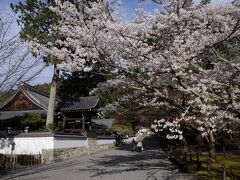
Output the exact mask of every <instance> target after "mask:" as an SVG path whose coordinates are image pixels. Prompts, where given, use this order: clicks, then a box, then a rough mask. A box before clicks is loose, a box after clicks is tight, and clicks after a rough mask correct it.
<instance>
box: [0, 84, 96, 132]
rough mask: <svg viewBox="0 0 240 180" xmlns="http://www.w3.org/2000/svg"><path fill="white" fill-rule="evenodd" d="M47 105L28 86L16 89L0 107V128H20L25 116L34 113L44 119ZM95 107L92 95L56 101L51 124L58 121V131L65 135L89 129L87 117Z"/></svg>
mask: <svg viewBox="0 0 240 180" xmlns="http://www.w3.org/2000/svg"><path fill="white" fill-rule="evenodd" d="M48 102H49V94H48V93H45V92H43V91H40V90H38V89H36V88H35V87H33V86H30V85H28V84H23V85H21V86H19V88H18V89H17V90H15V92H14V93H13V94H12V95H11V96H10V97H9V98H7V100H6V101H4V103H2V104H1V105H0V129H1V130H4V129H7V128H8V127H11V128H12V129H19V128H22V127H20V126H19V124H20V121H21V120H23V119H24V118H25V117H26V114H27V113H36V114H39V115H40V116H41V117H42V118H43V119H46V116H47V109H48ZM98 104H99V98H98V97H96V96H89V97H78V98H72V99H68V100H65V101H64V100H61V99H57V100H56V109H55V119H54V121H55V122H56V121H58V122H59V121H62V126H63V127H62V131H64V132H66V133H82V132H84V131H87V130H91V118H92V116H93V115H96V108H98Z"/></svg>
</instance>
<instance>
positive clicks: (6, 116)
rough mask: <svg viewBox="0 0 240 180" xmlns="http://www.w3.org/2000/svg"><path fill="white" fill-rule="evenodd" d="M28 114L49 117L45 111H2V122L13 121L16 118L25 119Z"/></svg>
mask: <svg viewBox="0 0 240 180" xmlns="http://www.w3.org/2000/svg"><path fill="white" fill-rule="evenodd" d="M26 113H37V114H40V115H43V116H44V115H47V111H45V110H29V111H0V120H7V119H12V118H15V117H24V116H25V115H26Z"/></svg>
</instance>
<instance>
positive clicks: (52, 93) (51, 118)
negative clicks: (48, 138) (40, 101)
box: [46, 65, 58, 126]
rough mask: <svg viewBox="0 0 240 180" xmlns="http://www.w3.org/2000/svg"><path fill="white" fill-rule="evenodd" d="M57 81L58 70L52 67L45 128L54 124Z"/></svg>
mask: <svg viewBox="0 0 240 180" xmlns="http://www.w3.org/2000/svg"><path fill="white" fill-rule="evenodd" d="M57 79H58V69H57V68H56V65H54V74H53V80H52V84H51V90H50V97H49V103H48V112H47V121H46V126H47V125H49V124H51V123H53V122H54V112H55V103H56V95H57Z"/></svg>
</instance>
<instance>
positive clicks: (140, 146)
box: [137, 141, 143, 152]
mask: <svg viewBox="0 0 240 180" xmlns="http://www.w3.org/2000/svg"><path fill="white" fill-rule="evenodd" d="M142 150H143V144H142V141H138V143H137V151H138V152H142Z"/></svg>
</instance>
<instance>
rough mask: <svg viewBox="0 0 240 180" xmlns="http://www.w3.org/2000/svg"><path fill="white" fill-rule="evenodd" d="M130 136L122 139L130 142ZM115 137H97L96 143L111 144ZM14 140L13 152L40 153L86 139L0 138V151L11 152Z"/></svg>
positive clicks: (84, 142) (83, 143) (80, 143)
mask: <svg viewBox="0 0 240 180" xmlns="http://www.w3.org/2000/svg"><path fill="white" fill-rule="evenodd" d="M133 138H134V137H132V138H128V139H124V141H125V142H126V143H127V142H129V143H130V142H131V141H132V139H133ZM114 141H115V139H97V144H98V145H103V144H113V143H114ZM12 142H15V150H14V151H13V153H14V154H30V153H31V154H39V153H40V154H42V150H43V149H60V148H74V147H84V146H86V139H83V138H76V137H75V138H71V137H64V138H63V137H61V138H59V137H22V138H20V137H17V138H9V139H3V138H1V139H0V153H1V154H11V144H12Z"/></svg>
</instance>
